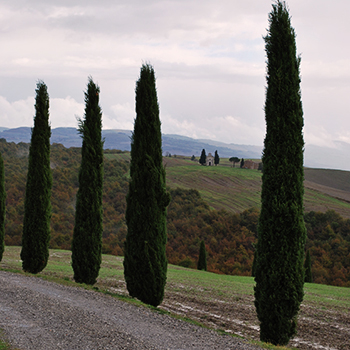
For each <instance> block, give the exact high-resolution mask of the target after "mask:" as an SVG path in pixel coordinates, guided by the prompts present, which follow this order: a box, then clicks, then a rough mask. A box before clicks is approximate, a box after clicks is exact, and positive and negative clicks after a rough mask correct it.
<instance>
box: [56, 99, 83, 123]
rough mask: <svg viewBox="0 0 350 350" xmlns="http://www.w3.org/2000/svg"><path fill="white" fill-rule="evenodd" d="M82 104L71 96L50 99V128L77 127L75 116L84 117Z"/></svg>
mask: <svg viewBox="0 0 350 350" xmlns="http://www.w3.org/2000/svg"><path fill="white" fill-rule="evenodd" d="M84 107H85V106H84V104H83V103H79V102H77V101H76V100H74V99H73V98H72V97H70V96H67V97H66V98H52V99H50V123H51V127H52V128H57V127H60V126H66V127H77V126H78V122H77V118H80V119H83V118H84Z"/></svg>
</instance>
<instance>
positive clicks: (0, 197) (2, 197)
mask: <svg viewBox="0 0 350 350" xmlns="http://www.w3.org/2000/svg"><path fill="white" fill-rule="evenodd" d="M5 213H6V191H5V172H4V161H3V159H2V156H1V153H0V261H1V260H2V255H3V254H4V250H5V243H4V239H5Z"/></svg>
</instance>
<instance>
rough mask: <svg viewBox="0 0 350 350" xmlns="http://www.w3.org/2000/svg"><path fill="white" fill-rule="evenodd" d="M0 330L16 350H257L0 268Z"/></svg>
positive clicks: (100, 295)
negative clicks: (0, 269)
mask: <svg viewBox="0 0 350 350" xmlns="http://www.w3.org/2000/svg"><path fill="white" fill-rule="evenodd" d="M0 295H1V297H0V311H1V317H0V329H2V330H4V332H5V336H6V338H7V340H8V341H9V342H10V343H11V344H12V345H13V346H14V347H16V348H18V349H20V350H26V349H28V350H29V349H35V350H38V349H44V350H54V349H55V350H56V349H64V350H73V349H84V350H87V349H104V350H107V349H133V350H135V349H140V350H143V349H162V350H164V349H174V350H175V349H176V350H180V349H198V350H205V349H208V350H209V349H237V350H253V349H257V348H256V347H254V346H252V345H248V344H246V343H245V342H243V341H241V340H239V339H237V338H233V337H231V336H228V335H219V333H217V332H214V331H211V330H208V329H205V328H203V327H198V326H195V325H193V324H190V323H187V322H184V321H181V320H177V319H174V318H172V317H170V316H168V315H164V314H160V313H157V312H156V311H152V310H149V309H147V308H145V307H137V306H135V305H131V304H129V303H126V302H122V301H120V300H117V299H115V298H113V297H110V296H107V295H105V294H103V293H99V292H94V291H88V290H85V289H83V288H78V287H67V286H62V285H59V284H56V283H52V282H47V281H45V280H42V279H40V278H35V277H29V276H24V275H21V274H13V273H9V272H4V271H0Z"/></svg>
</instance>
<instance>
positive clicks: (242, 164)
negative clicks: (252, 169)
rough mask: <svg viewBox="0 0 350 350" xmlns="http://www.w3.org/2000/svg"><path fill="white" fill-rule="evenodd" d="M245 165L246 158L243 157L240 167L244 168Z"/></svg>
mask: <svg viewBox="0 0 350 350" xmlns="http://www.w3.org/2000/svg"><path fill="white" fill-rule="evenodd" d="M243 167H244V159H243V158H242V160H241V165H240V168H241V169H242V168H243Z"/></svg>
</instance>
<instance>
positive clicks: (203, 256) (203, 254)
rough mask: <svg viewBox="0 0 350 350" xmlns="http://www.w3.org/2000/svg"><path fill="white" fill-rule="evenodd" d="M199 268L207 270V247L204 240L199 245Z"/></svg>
mask: <svg viewBox="0 0 350 350" xmlns="http://www.w3.org/2000/svg"><path fill="white" fill-rule="evenodd" d="M197 269H198V270H204V271H207V251H206V249H205V244H204V241H201V245H200V247H199V257H198V265H197Z"/></svg>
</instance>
